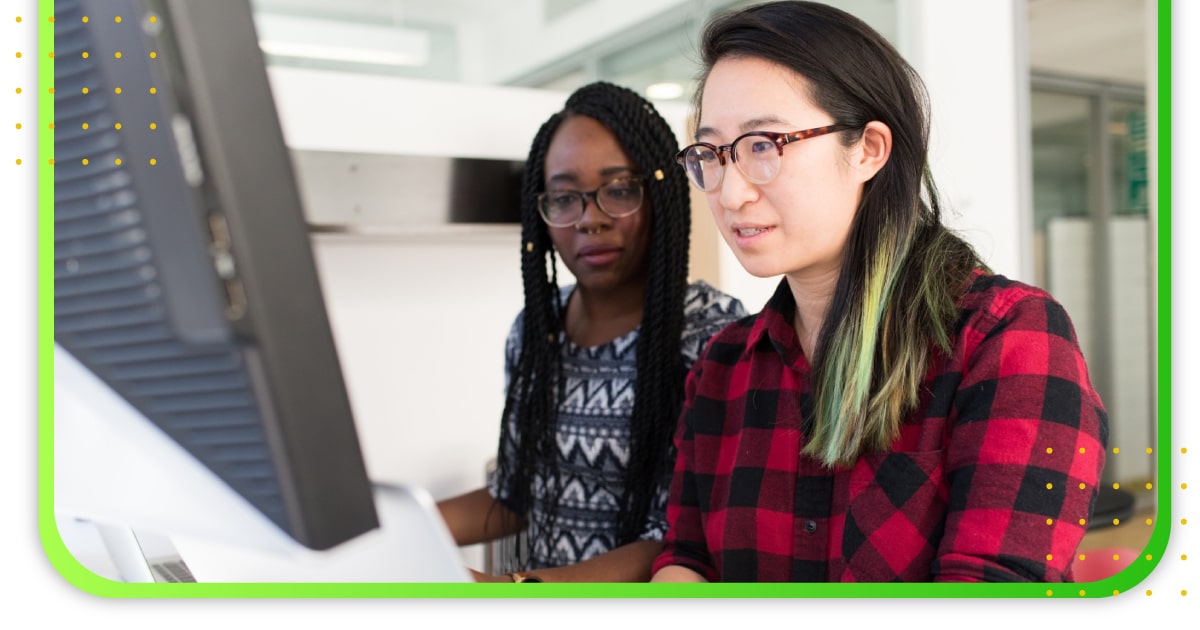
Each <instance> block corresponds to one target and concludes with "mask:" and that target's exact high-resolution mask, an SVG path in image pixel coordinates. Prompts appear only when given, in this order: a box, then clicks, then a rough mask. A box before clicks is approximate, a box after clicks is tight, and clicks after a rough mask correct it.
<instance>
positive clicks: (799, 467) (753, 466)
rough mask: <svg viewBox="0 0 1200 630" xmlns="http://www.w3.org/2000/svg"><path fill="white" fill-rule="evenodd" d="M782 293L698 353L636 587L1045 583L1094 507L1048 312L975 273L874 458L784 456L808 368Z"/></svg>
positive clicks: (806, 415) (793, 447) (1086, 406)
mask: <svg viewBox="0 0 1200 630" xmlns="http://www.w3.org/2000/svg"><path fill="white" fill-rule="evenodd" d="M794 311H795V302H794V300H793V297H792V293H791V291H790V290H789V288H788V285H787V282H786V280H785V281H782V282H781V283H780V286H779V289H778V290H777V291H776V292H775V296H774V297H772V298H771V300H770V302H768V303H767V305H766V307H765V308H764V309H763V311H762V312H761V313H759V314H758V315H756V316H754V317H749V318H746V319H743V320H742V321H740V322H738V323H735V324H732V325H730V326H728V327H726V328H725V329H724V330H722V331H721V332H720V333H718V334H717V335H716V336H715V337H713V339H712V340H711V341H709V343H708V346H707V349H706V350H705V353H704V355H702V356H701V357H700V359H699V360H698V361H697V362H696V364H695V366H694V367H693V369H692V372H691V374H690V375H689V377H688V381H687V394H686V402H685V407H684V411H683V414H682V416H681V419H680V425H679V430H678V433H677V434H676V445H677V446H678V448H679V454H678V460H677V462H676V466H675V476H674V480H673V482H672V485H671V494H670V503H669V504H668V508H667V521H668V524H669V531H668V533H667V536H666V538H665V540H664V541H663V544H664V549H663V553H662V555H660V556H659V557H658V559H657V560H656V561H655V563H654V571H658V570H659V569H661V568H662V567H664V566H667V565H671V564H676V565H681V566H684V567H687V568H689V569H692V570H694V571H696V572H698V573H699V574H700V575H702V576H704V577H705V578H707V579H709V580H710V581H717V580H720V581H725V582H753V581H764V582H768V581H769V582H782V581H796V582H823V581H847V582H849V581H857V582H889V581H909V582H921V581H926V582H927V581H1047V582H1053V581H1061V580H1070V575H1071V573H1070V564H1071V560H1072V559H1073V557H1074V555H1075V551H1076V548H1077V546H1078V545H1079V541H1080V539H1081V538H1082V537H1083V534H1084V531H1085V530H1086V523H1087V519H1089V518H1090V517H1091V510H1092V507H1093V505H1094V502H1095V497H1096V495H1097V490H1098V488H1097V484H1098V483H1099V481H1100V471H1101V469H1102V467H1103V465H1104V448H1105V443H1106V441H1107V431H1108V429H1107V423H1108V420H1107V414H1106V412H1105V410H1104V407H1103V405H1102V403H1101V401H1100V397H1099V396H1098V395H1097V394H1096V392H1095V390H1093V389H1092V385H1091V383H1090V381H1089V379H1088V373H1087V366H1086V365H1085V364H1084V360H1083V356H1082V355H1081V354H1080V351H1079V344H1078V343H1077V341H1076V338H1075V332H1074V329H1073V327H1072V325H1071V323H1070V320H1069V319H1068V317H1067V314H1066V312H1065V311H1064V310H1063V308H1062V306H1060V305H1059V304H1058V303H1057V302H1055V301H1054V300H1053V299H1052V298H1051V297H1050V296H1049V295H1047V294H1046V293H1045V292H1044V291H1041V290H1039V289H1036V288H1033V287H1030V286H1027V285H1024V284H1020V283H1018V282H1014V281H1011V280H1009V279H1007V278H1004V277H1003V276H997V275H985V274H981V273H980V274H977V275H976V277H975V278H974V281H973V283H972V285H971V287H970V288H969V290H968V291H967V292H966V294H965V295H964V296H963V298H962V300H961V302H960V318H959V322H958V325H957V327H956V334H955V337H954V345H953V350H952V353H951V354H950V355H949V356H947V355H944V354H941V353H938V354H937V355H936V356H935V359H934V361H933V365H932V366H931V368H930V371H929V374H928V376H927V378H926V381H925V387H924V388H923V390H922V396H921V401H920V405H919V407H918V409H917V411H915V412H914V413H912V414H911V415H910V416H909V417H908V418H907V419H905V420H904V422H903V425H902V427H901V433H900V437H899V439H897V440H896V442H895V444H893V445H892V449H891V451H889V452H886V453H878V454H871V455H866V456H863V457H861V458H860V459H859V460H858V462H857V463H855V464H854V465H853V466H851V467H848V468H839V469H833V470H831V469H828V468H826V467H824V466H823V465H822V464H820V463H818V462H817V461H815V460H813V459H812V458H810V457H807V456H803V455H800V450H801V448H803V446H804V444H805V439H806V437H805V436H806V435H807V434H808V433H809V432H810V431H811V426H809V425H808V424H806V422H807V421H810V419H811V417H812V413H811V410H812V408H813V403H812V390H811V387H812V384H811V381H810V378H809V375H810V367H809V364H808V361H807V359H806V358H805V357H804V354H803V352H802V351H801V349H800V344H799V340H798V339H797V336H796V333H795V331H794V330H793V328H792V324H791V320H792V314H793V312H794Z"/></svg>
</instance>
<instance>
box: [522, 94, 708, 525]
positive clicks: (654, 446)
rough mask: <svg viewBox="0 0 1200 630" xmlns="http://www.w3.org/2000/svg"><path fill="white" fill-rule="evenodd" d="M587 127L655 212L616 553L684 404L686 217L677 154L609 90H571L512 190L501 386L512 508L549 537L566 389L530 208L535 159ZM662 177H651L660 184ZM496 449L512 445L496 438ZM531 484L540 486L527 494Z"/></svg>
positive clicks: (661, 470) (553, 304)
mask: <svg viewBox="0 0 1200 630" xmlns="http://www.w3.org/2000/svg"><path fill="white" fill-rule="evenodd" d="M575 115H582V116H588V117H590V118H594V119H595V120H597V121H598V122H600V123H601V124H602V125H604V126H605V127H606V128H607V129H609V130H610V131H611V132H612V133H613V135H615V136H616V138H617V140H618V142H619V143H620V144H621V147H622V148H623V149H624V150H625V152H626V154H627V155H629V157H630V159H631V160H632V161H633V162H634V164H636V165H637V167H638V168H639V169H640V171H641V174H642V178H643V181H644V182H645V185H646V191H647V194H648V195H649V198H650V200H651V204H652V207H653V213H654V214H653V218H652V219H651V240H650V252H649V257H648V262H647V266H648V274H647V279H646V288H645V295H644V302H643V310H642V322H641V328H640V332H639V335H638V342H637V377H636V383H635V386H634V407H633V413H632V417H631V419H630V441H631V443H630V455H629V466H628V470H627V471H626V474H625V487H624V491H623V493H622V495H621V498H620V500H621V510H620V515H619V523H620V531H619V532H618V536H617V544H618V545H623V544H626V543H629V542H632V541H635V540H637V539H638V537H639V535H640V534H641V531H642V529H643V527H644V523H645V519H646V515H647V513H648V512H649V509H650V503H651V501H652V499H653V498H654V496H655V492H656V490H657V488H658V486H657V483H658V482H659V481H661V480H664V479H665V477H666V475H667V474H669V473H670V471H671V469H672V467H673V466H672V464H673V457H672V456H671V455H672V453H671V440H672V437H673V435H674V430H675V425H676V421H677V420H678V416H679V412H680V406H681V403H682V400H683V376H684V369H683V358H682V356H681V352H680V344H681V341H680V339H681V336H682V333H683V300H684V294H685V292H686V290H687V266H688V242H689V233H690V230H691V209H690V198H689V196H688V187H687V186H688V185H687V180H686V178H685V176H684V174H683V172H682V171H681V170H680V169H679V168H677V167H675V164H674V157H675V153H676V152H677V151H678V150H679V147H678V142H677V140H676V137H675V134H674V132H673V131H672V130H671V127H670V125H668V124H667V122H666V120H664V119H663V118H662V116H661V115H660V114H659V113H658V111H657V110H655V109H654V107H653V105H651V104H650V103H649V102H647V101H646V100H644V99H643V98H642V97H640V96H638V95H637V93H635V92H633V91H631V90H628V89H626V88H623V87H619V86H616V85H613V84H611V83H604V82H599V83H593V84H590V85H587V86H584V87H582V88H580V89H579V90H577V91H576V92H575V93H574V94H572V95H571V97H570V98H569V99H568V100H567V103H566V106H565V108H564V110H563V111H562V112H560V113H558V114H555V115H554V116H552V117H551V118H550V119H549V120H547V121H546V122H545V123H544V124H543V125H542V127H541V129H540V130H539V131H538V133H537V135H536V136H535V138H534V141H533V146H532V147H531V149H530V152H529V158H528V162H527V163H526V166H525V174H524V179H523V182H522V190H521V225H522V228H521V230H522V238H521V254H522V258H521V270H522V275H523V278H524V288H525V316H524V325H523V328H522V330H521V335H522V343H521V352H520V357H519V359H518V361H517V366H516V371H515V373H514V376H513V378H512V379H511V381H510V383H509V391H508V395H507V399H506V402H505V410H504V414H505V416H504V417H506V418H509V417H514V416H515V418H516V424H517V434H518V437H519V440H518V441H517V443H516V444H515V445H512V446H515V454H516V457H515V458H513V459H512V460H511V462H507V461H505V458H501V462H502V463H501V466H502V467H504V468H507V466H509V465H511V466H513V467H515V470H507V469H505V470H501V471H500V472H501V474H503V475H511V479H512V480H513V483H512V487H513V488H514V489H515V495H514V496H513V499H514V503H515V504H516V505H519V506H524V508H525V509H526V510H527V514H526V516H527V515H528V507H529V505H530V502H531V500H532V499H533V497H534V493H535V492H539V493H543V494H544V497H543V504H544V507H545V508H546V509H545V510H544V511H543V513H542V515H543V520H544V521H545V522H542V523H539V526H540V527H541V529H542V531H549V527H550V526H551V525H552V524H553V521H554V519H555V516H556V515H555V508H556V506H557V504H558V501H559V499H560V498H561V494H562V487H561V479H560V476H559V471H558V459H559V454H558V448H557V444H556V439H555V437H556V431H557V427H556V425H557V416H558V405H559V401H560V400H561V397H562V388H563V387H564V383H563V378H562V345H561V341H560V339H561V337H560V333H561V331H562V326H563V313H564V310H563V309H564V306H565V305H564V304H562V302H561V296H560V292H559V287H558V282H557V277H556V274H555V271H554V269H555V255H554V248H553V245H552V242H551V240H550V234H549V231H548V230H547V228H546V226H545V224H544V223H543V222H542V220H541V217H540V216H539V215H538V210H537V201H536V197H537V194H538V193H539V192H541V190H542V188H543V186H544V180H545V158H546V152H547V149H548V147H549V145H550V141H551V139H552V138H553V136H554V133H555V132H556V131H557V130H558V127H559V126H560V125H561V124H562V122H563V121H564V120H566V119H567V118H568V117H570V116H575ZM660 174H661V176H660ZM501 440H502V442H501V449H502V451H503V450H504V449H505V447H506V445H508V442H509V441H510V440H511V437H510V436H509V435H508V434H507V432H502V435H501ZM535 473H536V474H538V475H541V476H542V477H543V478H544V479H545V480H546V486H545V487H543V488H539V489H536V490H535V489H534V487H533V484H534V480H535Z"/></svg>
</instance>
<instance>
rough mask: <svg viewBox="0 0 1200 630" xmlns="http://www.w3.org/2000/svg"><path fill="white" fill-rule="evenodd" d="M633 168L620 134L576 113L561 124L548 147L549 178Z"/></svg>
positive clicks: (582, 176) (593, 175) (547, 164)
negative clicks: (619, 137) (617, 134)
mask: <svg viewBox="0 0 1200 630" xmlns="http://www.w3.org/2000/svg"><path fill="white" fill-rule="evenodd" d="M632 168H634V165H633V161H632V160H630V159H629V156H628V155H626V153H625V150H624V149H623V148H622V147H621V143H620V141H618V140H617V136H616V135H615V134H614V133H613V132H612V131H610V130H609V129H608V127H605V126H604V125H602V124H601V123H600V121H598V120H596V119H595V118H591V117H588V116H580V115H575V116H571V117H570V118H567V119H566V120H564V121H563V122H562V124H560V125H559V127H558V129H557V130H556V131H555V132H554V136H553V137H552V138H551V139H550V145H549V146H548V147H547V148H546V164H545V169H546V180H547V181H549V180H551V179H556V178H564V177H566V178H571V179H576V180H582V179H585V178H595V177H601V176H605V175H611V174H612V172H613V171H614V170H616V171H621V170H629V169H632Z"/></svg>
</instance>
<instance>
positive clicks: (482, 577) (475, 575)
mask: <svg viewBox="0 0 1200 630" xmlns="http://www.w3.org/2000/svg"><path fill="white" fill-rule="evenodd" d="M468 570H469V571H470V572H471V579H473V580H475V581H476V582H512V577H510V576H508V575H488V574H487V573H480V572H479V571H476V570H475V569H468Z"/></svg>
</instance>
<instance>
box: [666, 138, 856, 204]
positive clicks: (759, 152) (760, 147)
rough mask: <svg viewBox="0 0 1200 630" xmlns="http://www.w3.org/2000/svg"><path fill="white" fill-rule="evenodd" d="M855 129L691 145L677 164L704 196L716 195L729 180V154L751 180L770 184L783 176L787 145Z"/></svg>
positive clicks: (678, 159) (684, 150) (681, 153)
mask: <svg viewBox="0 0 1200 630" xmlns="http://www.w3.org/2000/svg"><path fill="white" fill-rule="evenodd" d="M851 128H852V127H851V126H850V125H840V124H833V125H826V126H824V127H816V128H813V129H804V130H802V131H793V132H791V133H777V132H774V131H751V132H748V133H744V134H742V135H740V136H738V137H737V138H735V139H734V140H733V142H731V143H729V144H726V145H723V146H716V145H713V144H709V143H707V142H697V143H696V144H692V145H689V146H687V147H684V149H683V150H682V151H680V152H679V153H678V154H676V155H675V161H676V162H679V165H680V166H682V167H683V170H684V172H686V173H687V176H688V180H689V181H691V182H692V185H693V186H695V187H696V188H699V189H700V190H703V191H704V192H712V191H714V190H716V189H717V188H719V187H720V186H721V180H722V179H723V178H724V177H725V156H724V153H726V152H728V153H729V160H730V161H731V162H733V163H734V164H736V165H737V167H738V170H739V171H741V172H742V175H745V176H746V179H747V180H749V181H751V182H753V183H755V184H766V183H767V182H770V181H771V180H773V179H775V176H776V175H778V174H779V164H780V161H781V160H782V159H783V147H784V145H786V144H789V143H792V142H797V141H799V140H807V139H809V138H815V137H817V136H823V135H825V134H827V133H833V132H835V131H845V130H846V129H851Z"/></svg>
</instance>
